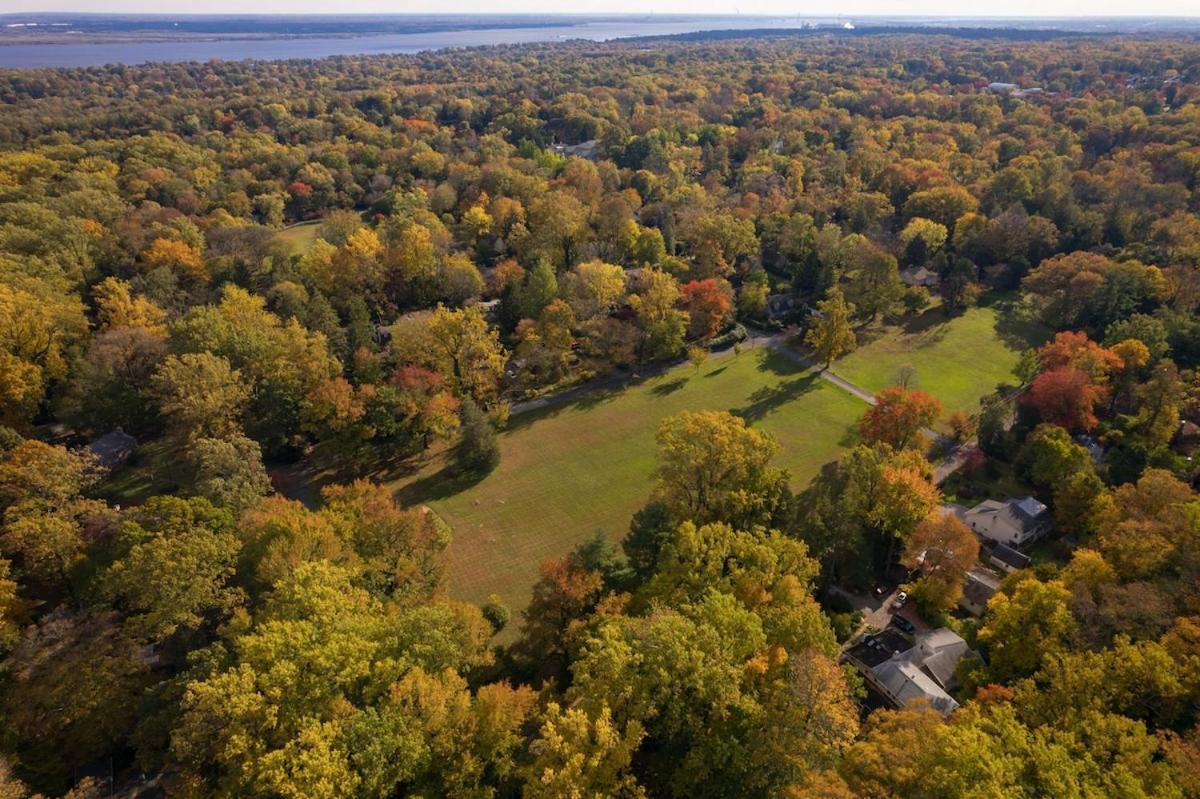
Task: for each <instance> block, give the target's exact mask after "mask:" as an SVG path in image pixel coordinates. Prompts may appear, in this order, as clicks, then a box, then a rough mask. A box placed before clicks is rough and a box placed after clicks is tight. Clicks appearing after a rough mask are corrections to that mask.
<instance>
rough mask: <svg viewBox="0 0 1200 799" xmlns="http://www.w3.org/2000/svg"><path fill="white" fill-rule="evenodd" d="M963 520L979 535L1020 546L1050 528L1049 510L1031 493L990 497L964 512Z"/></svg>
mask: <svg viewBox="0 0 1200 799" xmlns="http://www.w3.org/2000/svg"><path fill="white" fill-rule="evenodd" d="M963 522H964V523H965V524H966V525H967V526H968V527H970V528H971V529H972V530H974V531H975V533H976V534H977V535H979V536H980V537H981V538H986V539H987V540H989V541H993V542H995V543H997V544H1007V545H1008V546H1013V547H1021V546H1024V545H1026V544H1028V543H1030V542H1032V541H1035V540H1037V539H1038V538H1040V537H1041V536H1043V535H1045V533H1046V532H1047V531H1048V530H1049V529H1050V512H1049V510H1047V508H1046V506H1045V505H1043V504H1042V503H1041V502H1038V501H1037V500H1036V499H1034V498H1033V497H1022V498H1020V499H1008V500H1005V501H1003V502H1001V501H999V500H995V499H989V500H985V501H983V502H980V503H979V504H978V505H976V506H975V507H973V508H971V509H970V510H968V511H967V512H966V513H964V514H963Z"/></svg>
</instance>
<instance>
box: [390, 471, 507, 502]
mask: <svg viewBox="0 0 1200 799" xmlns="http://www.w3.org/2000/svg"><path fill="white" fill-rule="evenodd" d="M485 477H487V474H486V473H483V472H477V471H471V472H464V471H462V470H461V469H459V468H458V466H456V465H455V464H453V463H447V464H446V465H444V466H443V467H442V468H441V469H438V470H437V471H436V472H434V473H433V474H430V475H427V476H425V477H421V478H418V479H416V480H413V481H412V482H411V483H409V484H407V485H405V486H404V487H403V488H400V489H399V490H398V491H396V499H397V500H398V501H399V502H400V504H401V505H402V506H403V507H406V508H411V507H415V506H417V505H421V504H424V503H426V502H433V501H434V500H439V499H445V498H446V497H452V496H454V495H455V494H459V493H462V492H463V491H466V490H467V489H469V488H472V487H474V486H475V485H477V484H479V483H480V482H482V481H483V479H484V478H485Z"/></svg>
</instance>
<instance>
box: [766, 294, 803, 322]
mask: <svg viewBox="0 0 1200 799" xmlns="http://www.w3.org/2000/svg"><path fill="white" fill-rule="evenodd" d="M766 310H767V318H768V319H771V320H772V321H774V320H781V319H786V318H787V317H789V316H791V315H792V314H794V313H796V312H797V311H799V310H800V303H799V302H798V301H797V300H796V298H795V297H793V296H792V295H791V294H770V295H768V296H767V308H766Z"/></svg>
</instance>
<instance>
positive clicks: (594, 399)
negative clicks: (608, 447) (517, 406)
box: [504, 382, 636, 432]
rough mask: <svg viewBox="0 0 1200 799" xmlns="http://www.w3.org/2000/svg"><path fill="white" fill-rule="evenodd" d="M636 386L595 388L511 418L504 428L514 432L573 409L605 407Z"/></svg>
mask: <svg viewBox="0 0 1200 799" xmlns="http://www.w3.org/2000/svg"><path fill="white" fill-rule="evenodd" d="M630 385H636V383H635V382H630V383H629V384H626V385H621V386H610V387H605V388H595V389H592V390H590V391H587V392H585V393H583V394H579V395H578V396H575V397H572V398H571V399H569V400H566V401H565V402H560V403H558V404H555V405H551V406H549V407H546V408H538V409H537V410H534V411H525V412H524V413H519V414H516V415H514V416H510V417H509V419H508V424H507V425H506V426H505V427H504V429H505V430H506V431H509V432H512V431H514V430H520V429H521V428H523V427H528V426H529V425H531V424H533V423H534V422H540V421H542V420H543V419H553V418H554V417H555V416H558V415H559V414H560V413H562V412H563V411H566V410H570V409H572V408H576V409H579V410H585V411H586V410H590V409H592V408H595V407H596V406H598V405H603V404H604V403H606V402H612V401H613V400H614V399H616V398H617V397H618V396H619V395H620V394H621V393H622V392H623V391H624V390H625V389H626V388H627V387H628V386H630Z"/></svg>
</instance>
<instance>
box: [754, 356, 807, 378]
mask: <svg viewBox="0 0 1200 799" xmlns="http://www.w3.org/2000/svg"><path fill="white" fill-rule="evenodd" d="M758 370H759V371H760V372H770V373H771V374H776V375H780V376H782V377H790V376H792V375H798V374H800V373H801V372H805V371H807V370H806V369H805V368H804V367H803V366H801V365H800V364H798V363H796V362H795V361H793V360H792V359H791V358H788V357H787V356H786V355H780V354H779V353H778V352H771V351H769V352H767V354H766V355H764V356H763V357H762V358H760V359H759V362H758Z"/></svg>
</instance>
